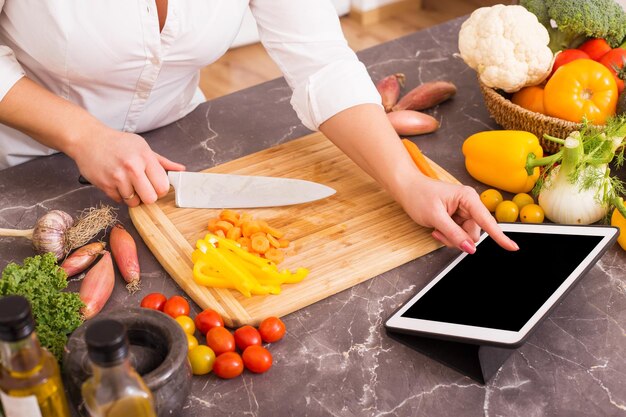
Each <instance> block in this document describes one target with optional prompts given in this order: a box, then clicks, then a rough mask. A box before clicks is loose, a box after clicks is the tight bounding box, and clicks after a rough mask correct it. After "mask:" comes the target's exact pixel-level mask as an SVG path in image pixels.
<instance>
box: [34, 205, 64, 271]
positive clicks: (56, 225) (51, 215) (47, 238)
mask: <svg viewBox="0 0 626 417" xmlns="http://www.w3.org/2000/svg"><path fill="white" fill-rule="evenodd" d="M73 225H74V219H73V218H72V216H70V215H69V214H67V213H66V212H64V211H61V210H52V211H50V212H48V213H46V214H44V215H43V216H41V217H40V218H39V220H37V224H36V225H35V228H34V229H33V247H34V248H35V251H36V252H37V253H46V252H52V253H53V254H54V255H55V256H56V258H57V259H61V258H62V257H63V256H65V254H66V253H67V249H68V245H67V243H66V236H67V231H68V229H69V228H70V227H72V226H73Z"/></svg>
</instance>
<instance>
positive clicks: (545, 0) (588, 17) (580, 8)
mask: <svg viewBox="0 0 626 417" xmlns="http://www.w3.org/2000/svg"><path fill="white" fill-rule="evenodd" d="M520 4H521V5H522V6H524V7H525V8H526V9H527V10H528V11H530V12H531V13H533V14H534V15H535V16H537V19H538V20H539V22H541V24H543V25H544V26H545V27H546V29H548V33H549V34H550V45H549V46H550V49H552V50H553V51H555V52H556V51H560V50H562V49H567V48H575V47H577V46H579V45H580V44H581V43H582V42H583V41H584V40H585V39H587V38H603V39H605V40H606V41H607V42H608V43H609V45H611V47H613V48H615V47H617V46H619V45H620V44H621V43H622V41H623V40H624V38H625V37H626V13H625V12H624V10H623V9H622V7H621V6H620V5H619V4H618V3H617V2H615V0H521V1H520ZM552 22H554V24H552ZM554 26H556V27H554Z"/></svg>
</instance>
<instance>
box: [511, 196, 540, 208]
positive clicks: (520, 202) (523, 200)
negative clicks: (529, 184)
mask: <svg viewBox="0 0 626 417" xmlns="http://www.w3.org/2000/svg"><path fill="white" fill-rule="evenodd" d="M513 202H514V203H515V204H517V207H518V208H519V209H520V210H521V209H522V207H524V206H525V205H526V204H534V203H535V200H534V199H533V197H532V196H531V195H530V194H526V193H519V194H515V196H514V197H513Z"/></svg>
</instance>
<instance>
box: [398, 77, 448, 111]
mask: <svg viewBox="0 0 626 417" xmlns="http://www.w3.org/2000/svg"><path fill="white" fill-rule="evenodd" d="M455 94H456V86H455V85H454V84H452V83H451V82H449V81H429V82H426V83H424V84H420V85H418V86H417V87H415V88H414V89H412V90H411V91H409V92H408V93H406V94H405V95H404V96H402V98H401V99H400V100H399V101H398V103H397V104H396V105H395V106H393V108H392V110H393V111H398V110H425V109H429V108H431V107H434V106H436V105H437V104H439V103H442V102H444V101H446V100H448V99H449V98H451V97H452V96H454V95H455Z"/></svg>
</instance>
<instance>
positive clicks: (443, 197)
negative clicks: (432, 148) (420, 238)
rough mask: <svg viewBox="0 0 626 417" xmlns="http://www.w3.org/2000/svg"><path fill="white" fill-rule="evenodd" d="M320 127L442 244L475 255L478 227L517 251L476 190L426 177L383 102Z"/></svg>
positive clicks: (359, 108) (349, 111) (353, 110)
mask: <svg viewBox="0 0 626 417" xmlns="http://www.w3.org/2000/svg"><path fill="white" fill-rule="evenodd" d="M320 130H321V131H322V132H323V133H324V134H325V135H326V136H327V137H328V138H329V139H330V140H332V141H333V142H334V143H335V144H336V145H337V146H338V147H339V148H340V149H341V150H342V151H343V152H345V153H346V155H348V156H349V157H350V158H351V159H352V160H353V161H354V162H356V163H357V165H359V166H360V167H361V168H362V169H363V170H364V171H365V172H367V173H368V174H369V175H371V176H372V177H373V178H374V179H376V181H378V182H379V183H380V184H381V185H382V186H383V187H384V188H385V189H387V191H389V193H391V195H392V196H393V198H394V199H395V200H396V201H398V202H399V203H400V204H401V205H402V207H403V208H404V210H405V211H406V212H407V213H408V214H409V216H411V218H412V219H413V220H415V222H417V223H419V224H420V225H422V226H425V227H432V228H434V231H433V232H432V235H433V237H434V238H435V239H437V240H439V241H441V242H442V243H443V244H445V245H446V246H449V247H456V248H459V249H461V250H463V251H465V252H468V253H474V252H475V251H476V246H475V245H474V242H476V241H477V240H478V238H479V235H480V229H481V228H482V229H483V230H485V231H486V232H487V233H489V235H491V237H492V238H493V239H494V240H495V241H496V242H497V243H498V244H499V245H500V246H502V247H503V248H504V249H507V250H517V249H519V248H518V246H517V244H516V243H515V242H513V241H512V240H511V239H509V238H508V237H507V236H506V235H505V234H504V233H503V232H502V230H501V229H500V227H499V226H498V224H497V222H496V221H495V219H494V218H493V216H492V215H491V214H490V213H489V211H488V210H487V209H486V208H485V206H484V205H483V204H482V202H481V201H480V197H479V196H478V193H476V191H475V190H474V189H472V188H470V187H465V186H461V185H458V184H451V183H448V182H444V181H436V180H433V179H430V178H428V177H426V176H424V175H423V174H422V173H421V172H420V171H419V170H418V169H417V167H416V166H415V164H414V162H413V160H412V159H411V157H410V156H409V154H408V152H407V151H406V149H405V148H404V145H403V144H402V142H401V141H400V139H399V137H398V135H397V134H396V132H395V131H394V129H393V127H392V126H391V124H390V123H389V120H388V118H387V115H386V114H385V112H384V110H383V109H382V107H381V106H378V105H373V104H362V105H359V106H354V107H350V108H348V109H346V110H344V111H342V112H340V113H338V114H336V115H335V116H333V117H331V118H330V119H328V120H327V121H325V122H324V123H323V124H322V125H320ZM441 146H446V145H445V144H441ZM459 152H460V150H459Z"/></svg>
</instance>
